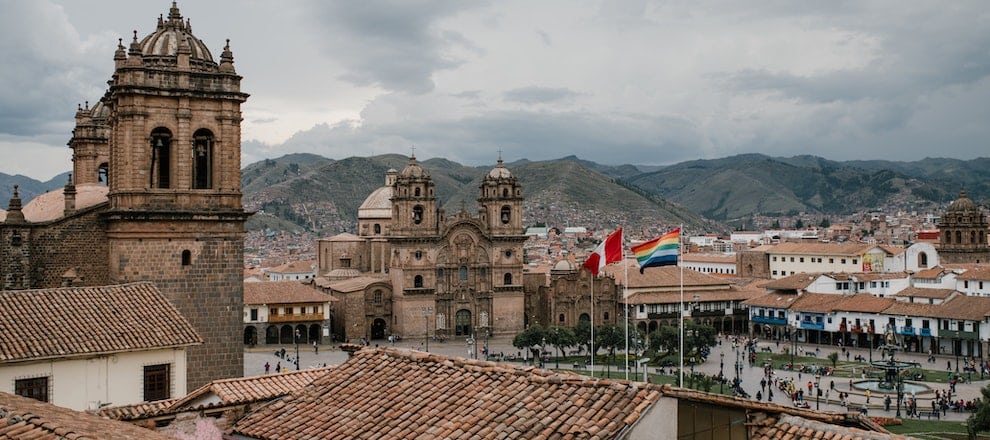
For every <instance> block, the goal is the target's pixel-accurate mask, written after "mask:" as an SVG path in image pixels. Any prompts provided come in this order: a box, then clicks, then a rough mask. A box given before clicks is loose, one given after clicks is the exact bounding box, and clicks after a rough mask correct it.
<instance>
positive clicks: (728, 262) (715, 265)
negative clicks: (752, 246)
mask: <svg viewBox="0 0 990 440" xmlns="http://www.w3.org/2000/svg"><path fill="white" fill-rule="evenodd" d="M677 265H678V266H682V267H684V268H685V269H692V270H696V271H698V272H701V273H706V274H709V275H718V274H728V275H735V273H736V257H735V256H734V255H725V254H683V255H681V256H680V259H679V260H678V261H677Z"/></svg>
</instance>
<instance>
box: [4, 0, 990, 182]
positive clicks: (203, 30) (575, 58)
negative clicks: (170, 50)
mask: <svg viewBox="0 0 990 440" xmlns="http://www.w3.org/2000/svg"><path fill="white" fill-rule="evenodd" d="M169 6H170V2H169V1H167V0H158V1H141V2H136V1H133V0H92V1H85V2H82V1H74V0H66V1H51V0H13V1H5V2H4V3H3V14H2V16H0V59H3V60H4V62H3V64H2V66H0V107H2V108H0V155H3V157H4V160H2V161H0V172H4V173H7V174H18V173H19V174H26V175H29V176H32V177H35V178H38V179H48V178H50V177H52V176H54V175H55V174H57V173H60V172H63V171H67V170H69V169H70V168H71V162H70V157H71V155H70V153H71V152H70V150H69V149H68V147H66V146H65V144H66V142H67V141H68V140H69V137H70V136H71V130H72V127H73V114H74V111H75V109H76V105H77V104H79V103H82V102H84V101H87V100H88V101H90V102H91V103H93V102H96V101H97V100H98V99H99V98H100V97H101V96H102V94H103V92H104V90H105V88H106V81H107V79H109V77H110V74H111V73H112V68H113V52H114V50H115V48H116V46H117V39H118V38H121V37H123V38H124V39H125V40H124V41H125V44H126V42H127V41H129V40H130V38H131V35H132V32H133V30H137V31H138V35H139V37H143V36H144V35H146V34H148V33H150V32H152V31H153V30H154V27H155V23H156V20H157V17H158V15H159V14H163V13H164V14H166V15H167V13H168V7H169ZM179 7H180V9H181V11H182V15H183V16H184V17H187V18H190V19H191V23H192V28H193V33H194V34H195V35H196V36H197V37H199V38H200V39H201V40H203V41H204V42H205V43H206V45H207V46H208V47H209V48H210V49H211V51H212V52H213V55H214V57H215V58H219V54H220V52H221V50H222V47H223V45H224V40H225V39H226V38H230V40H231V43H230V45H231V48H232V50H233V52H234V58H235V67H236V68H237V71H238V73H239V74H241V75H243V76H244V81H243V83H242V87H243V90H244V91H246V92H248V93H250V94H251V98H250V99H249V101H248V102H247V103H246V104H245V105H244V107H243V111H244V122H243V138H244V158H243V159H244V164H248V163H251V162H254V161H257V160H260V159H263V158H268V157H278V156H281V155H283V154H287V153H293V152H311V153H316V154H320V155H323V156H326V157H331V158H338V159H340V158H344V157H348V156H353V155H359V156H366V155H372V154H380V153H403V154H408V153H409V152H410V151H411V149H412V146H415V151H416V155H417V156H418V157H419V158H421V159H425V158H429V157H446V158H449V159H451V160H455V161H459V162H461V163H465V164H471V165H482V164H490V163H493V162H494V161H495V159H497V156H498V150H499V149H501V150H502V155H503V157H504V158H505V159H506V160H507V161H513V160H517V159H521V158H527V159H531V160H541V159H552V158H559V157H563V156H566V155H570V154H575V155H577V156H579V157H581V158H584V159H589V160H594V161H597V162H600V163H606V164H621V163H634V164H651V165H662V164H670V163H676V162H680V161H684V160H691V159H698V158H716V157H724V156H728V155H733V154H738V153H749V152H760V153H765V154H769V155H780V156H791V155H795V154H815V155H819V156H823V157H826V158H829V159H836V160H846V159H861V158H862V159H896V160H915V159H921V158H924V157H954V158H960V159H969V158H974V157H980V156H988V155H990V153H988V152H990V123H988V121H990V78H988V76H990V7H987V3H986V2H985V1H984V0H975V1H962V0H960V1H951V2H944V1H909V2H905V1H900V0H896V1H859V0H855V1H838V0H836V1H824V2H822V1H808V2H799V1H784V0H781V1H772V0H767V1H753V2H746V1H718V2H712V1H705V0H685V1H611V2H610V1H576V0H560V1H556V0H541V1H538V2H533V1H527V0H522V1H515V0H498V1H491V2H483V1H482V2H469V1H461V0H452V1H416V0H401V1H400V0H397V1H370V0H369V1H343V0H341V1H317V0H308V1H307V0H286V1H277V2H276V1H255V0H239V1H224V2H221V1H204V0H197V1H195V2H193V1H180V2H179Z"/></svg>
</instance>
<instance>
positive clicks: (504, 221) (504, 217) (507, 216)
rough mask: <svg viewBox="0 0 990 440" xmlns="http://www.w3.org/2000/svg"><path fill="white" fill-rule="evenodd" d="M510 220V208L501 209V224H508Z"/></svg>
mask: <svg viewBox="0 0 990 440" xmlns="http://www.w3.org/2000/svg"><path fill="white" fill-rule="evenodd" d="M511 218H512V208H510V207H508V206H503V207H502V224H503V225H504V224H508V223H509V220H510V219H511Z"/></svg>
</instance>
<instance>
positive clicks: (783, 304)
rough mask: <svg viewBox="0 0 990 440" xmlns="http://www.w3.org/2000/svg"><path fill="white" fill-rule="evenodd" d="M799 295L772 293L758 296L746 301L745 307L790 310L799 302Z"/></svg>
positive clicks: (744, 302)
mask: <svg viewBox="0 0 990 440" xmlns="http://www.w3.org/2000/svg"><path fill="white" fill-rule="evenodd" d="M797 299H798V295H797V294H794V293H778V292H771V293H768V294H766V295H761V296H757V297H754V298H751V299H748V300H746V301H743V304H744V305H747V306H749V307H773V308H777V309H789V308H791V306H792V305H794V302H795V301H797Z"/></svg>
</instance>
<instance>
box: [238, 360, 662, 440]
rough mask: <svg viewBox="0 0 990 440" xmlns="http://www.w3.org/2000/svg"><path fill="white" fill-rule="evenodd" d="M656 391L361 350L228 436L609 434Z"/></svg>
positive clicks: (572, 376)
mask: <svg viewBox="0 0 990 440" xmlns="http://www.w3.org/2000/svg"><path fill="white" fill-rule="evenodd" d="M660 397H661V391H660V387H658V386H655V385H648V384H633V383H628V382H624V381H612V380H602V379H592V378H588V377H585V376H580V375H576V374H572V373H566V372H550V371H544V370H539V369H534V368H532V367H516V366H511V365H506V364H496V363H493V362H484V361H477V360H467V359H462V358H456V357H446V356H440V355H435V354H430V353H422V352H416V351H409V350H402V349H395V348H377V349H364V350H361V351H358V352H357V353H355V354H354V357H352V358H351V359H350V360H349V361H348V362H346V363H344V364H342V365H340V366H339V367H337V368H336V369H335V370H333V371H331V372H329V373H327V374H326V375H324V376H322V377H320V378H317V379H316V380H314V381H313V383H312V384H311V385H310V386H307V387H306V388H304V389H302V390H299V391H297V392H294V393H292V394H290V395H289V396H287V397H285V398H283V399H281V400H279V401H276V402H273V403H271V404H269V405H267V406H265V407H263V408H260V409H258V410H256V411H253V412H252V413H250V414H248V415H247V416H245V417H244V418H243V419H241V420H240V421H238V422H237V423H236V424H235V426H234V430H233V433H234V434H239V435H245V436H250V437H255V438H262V439H273V438H306V437H311V436H314V435H317V434H316V433H318V435H319V436H320V437H323V438H356V437H361V438H419V439H447V438H477V439H489V438H491V439H495V438H499V439H501V438H561V439H565V438H614V437H615V436H616V435H617V434H618V433H619V432H621V431H622V430H623V429H625V428H626V427H628V426H630V425H631V424H633V423H635V422H636V421H637V420H638V419H639V418H640V417H641V416H642V414H643V412H644V411H645V410H646V409H647V408H649V407H650V406H651V405H652V404H653V403H655V402H657V401H658V400H659V399H660Z"/></svg>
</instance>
